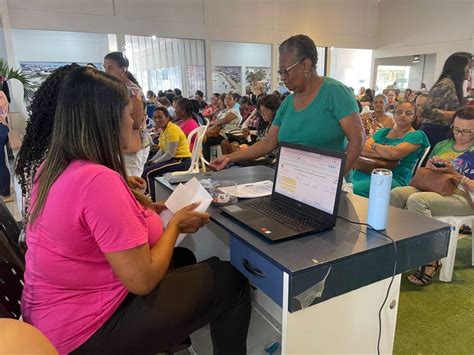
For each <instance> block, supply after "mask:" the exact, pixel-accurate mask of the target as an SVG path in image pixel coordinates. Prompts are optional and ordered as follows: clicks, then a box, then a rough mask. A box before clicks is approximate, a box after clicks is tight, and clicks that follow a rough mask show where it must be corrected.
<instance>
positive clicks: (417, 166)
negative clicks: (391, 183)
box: [412, 145, 431, 176]
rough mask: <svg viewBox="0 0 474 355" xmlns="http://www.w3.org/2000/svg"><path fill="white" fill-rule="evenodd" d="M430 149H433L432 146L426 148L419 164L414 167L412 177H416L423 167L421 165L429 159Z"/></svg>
mask: <svg viewBox="0 0 474 355" xmlns="http://www.w3.org/2000/svg"><path fill="white" fill-rule="evenodd" d="M430 149H431V146H430V145H429V146H427V147H426V148H425V151H424V152H423V155H422V156H421V157H420V160H418V163H416V165H415V166H414V167H413V171H412V176H414V175H415V172H416V171H417V170H418V168H419V167H420V166H421V164H423V162H424V161H425V158H426V157H427V155H428V153H429V152H430Z"/></svg>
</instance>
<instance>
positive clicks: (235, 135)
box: [225, 128, 247, 144]
mask: <svg viewBox="0 0 474 355" xmlns="http://www.w3.org/2000/svg"><path fill="white" fill-rule="evenodd" d="M225 135H226V136H227V138H228V140H229V142H239V143H241V144H242V143H247V137H246V136H245V135H244V133H243V132H242V131H241V130H240V129H239V128H236V129H233V130H231V131H229V132H226V134H225Z"/></svg>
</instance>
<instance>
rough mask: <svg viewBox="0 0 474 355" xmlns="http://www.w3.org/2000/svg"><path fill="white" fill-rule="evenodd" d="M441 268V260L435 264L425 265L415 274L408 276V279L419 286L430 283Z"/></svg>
mask: <svg viewBox="0 0 474 355" xmlns="http://www.w3.org/2000/svg"><path fill="white" fill-rule="evenodd" d="M427 269H428V270H427ZM439 270H441V262H440V261H439V260H438V261H436V262H435V263H434V264H426V265H423V266H421V267H419V268H418V270H416V272H415V273H414V274H413V275H410V276H408V281H410V282H411V283H412V284H414V285H417V286H426V285H429V283H430V282H431V280H432V279H433V277H434V276H435V275H436V274H437V273H438V272H439Z"/></svg>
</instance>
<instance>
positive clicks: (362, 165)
mask: <svg viewBox="0 0 474 355" xmlns="http://www.w3.org/2000/svg"><path fill="white" fill-rule="evenodd" d="M398 165H400V160H387V159H381V158H368V157H363V156H359V157H358V158H357V160H356V162H355V163H354V169H355V170H359V171H362V172H363V173H366V174H372V170H374V169H388V170H393V169H395V168H396V167H397V166H398Z"/></svg>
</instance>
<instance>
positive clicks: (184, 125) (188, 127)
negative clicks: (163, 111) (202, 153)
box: [178, 118, 199, 152]
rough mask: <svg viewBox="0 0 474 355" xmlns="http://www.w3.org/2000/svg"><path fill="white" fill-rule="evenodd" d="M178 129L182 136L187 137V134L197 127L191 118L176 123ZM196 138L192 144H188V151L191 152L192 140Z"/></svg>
mask: <svg viewBox="0 0 474 355" xmlns="http://www.w3.org/2000/svg"><path fill="white" fill-rule="evenodd" d="M178 126H179V128H181V130H182V131H183V132H184V134H185V135H186V137H187V136H189V133H191V132H192V131H193V130H194V129H196V128H198V127H199V125H198V124H197V122H196V121H194V120H193V119H192V118H190V119H187V120H186V121H180V122H178ZM195 138H196V137H194V139H193V141H192V142H189V150H190V151H191V152H192V151H193V147H194V140H195Z"/></svg>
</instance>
